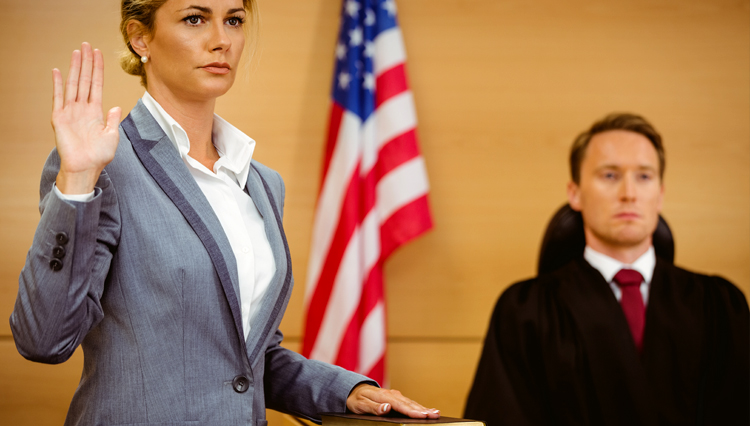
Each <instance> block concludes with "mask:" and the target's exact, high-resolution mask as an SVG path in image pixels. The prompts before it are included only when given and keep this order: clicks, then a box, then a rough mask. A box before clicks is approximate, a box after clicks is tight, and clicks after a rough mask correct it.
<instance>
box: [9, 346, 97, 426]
mask: <svg viewBox="0 0 750 426" xmlns="http://www.w3.org/2000/svg"><path fill="white" fill-rule="evenodd" d="M0 366H1V367H0V425H2V426H22V425H37V426H55V425H57V426H59V425H62V424H63V422H64V421H65V414H66V413H67V412H68V405H70V400H71V398H72V397H73V392H74V391H75V390H76V386H78V379H79V378H80V377H81V369H82V368H83V352H82V351H81V350H80V349H79V350H78V351H76V352H75V354H73V356H72V357H71V359H70V360H68V361H67V362H65V363H63V364H60V365H46V364H39V363H34V362H30V361H27V360H26V359H24V358H23V357H21V355H19V354H18V351H16V346H15V345H14V344H13V341H12V340H10V339H0Z"/></svg>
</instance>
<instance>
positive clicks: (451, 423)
mask: <svg viewBox="0 0 750 426" xmlns="http://www.w3.org/2000/svg"><path fill="white" fill-rule="evenodd" d="M320 416H321V418H322V419H323V426H396V425H402V426H409V425H432V424H439V425H440V426H485V425H484V423H483V422H480V421H478V420H468V419H459V418H456V417H440V418H438V419H412V418H410V417H403V416H400V415H388V416H370V415H364V414H345V413H321V414H320Z"/></svg>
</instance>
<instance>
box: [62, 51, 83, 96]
mask: <svg viewBox="0 0 750 426" xmlns="http://www.w3.org/2000/svg"><path fill="white" fill-rule="evenodd" d="M80 74H81V52H80V51H78V50H74V51H73V55H71V57H70V68H69V69H68V80H67V83H66V84H65V105H67V104H69V103H72V102H75V100H76V96H78V77H79V76H80Z"/></svg>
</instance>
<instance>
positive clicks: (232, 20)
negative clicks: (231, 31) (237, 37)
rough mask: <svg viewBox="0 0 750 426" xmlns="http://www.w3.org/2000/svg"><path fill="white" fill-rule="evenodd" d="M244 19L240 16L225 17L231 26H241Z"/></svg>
mask: <svg viewBox="0 0 750 426" xmlns="http://www.w3.org/2000/svg"><path fill="white" fill-rule="evenodd" d="M244 22H245V21H244V20H243V19H242V18H239V17H236V16H235V17H232V18H229V19H227V24H229V25H231V26H233V27H239V26H241V25H242V24H243V23H244Z"/></svg>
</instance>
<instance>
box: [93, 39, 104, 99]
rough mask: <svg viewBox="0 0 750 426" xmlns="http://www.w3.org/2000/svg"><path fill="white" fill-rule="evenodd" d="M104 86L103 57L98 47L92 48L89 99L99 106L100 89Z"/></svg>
mask: <svg viewBox="0 0 750 426" xmlns="http://www.w3.org/2000/svg"><path fill="white" fill-rule="evenodd" d="M103 87H104V58H103V57H102V52H101V51H100V50H99V49H94V73H93V76H92V80H91V94H90V95H89V100H90V101H91V103H92V104H94V105H97V106H98V107H99V108H101V104H102V91H103Z"/></svg>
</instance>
